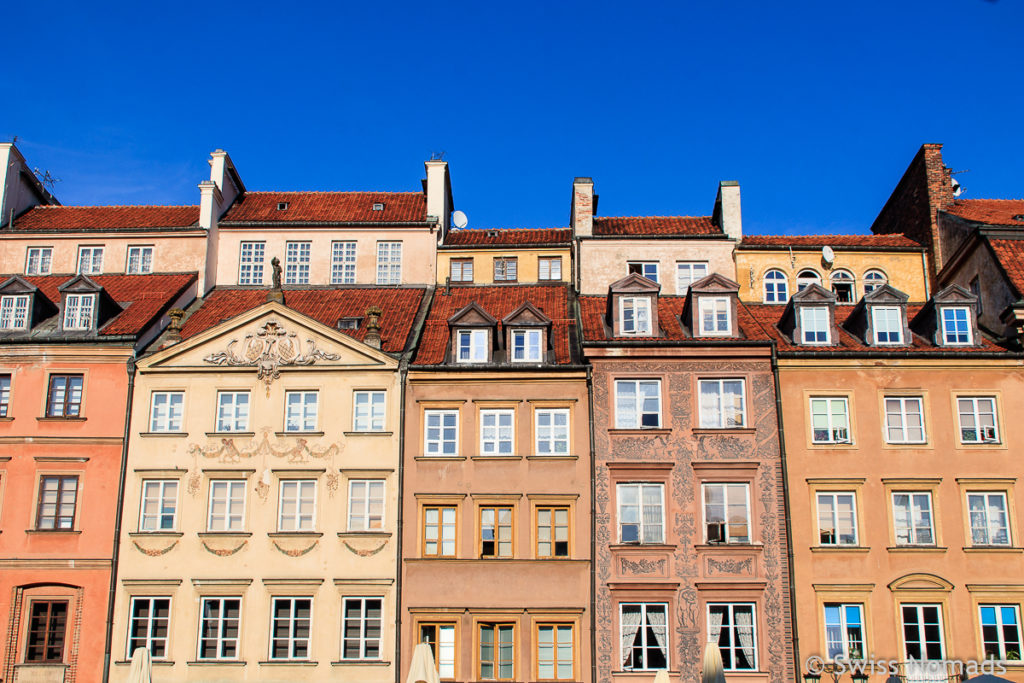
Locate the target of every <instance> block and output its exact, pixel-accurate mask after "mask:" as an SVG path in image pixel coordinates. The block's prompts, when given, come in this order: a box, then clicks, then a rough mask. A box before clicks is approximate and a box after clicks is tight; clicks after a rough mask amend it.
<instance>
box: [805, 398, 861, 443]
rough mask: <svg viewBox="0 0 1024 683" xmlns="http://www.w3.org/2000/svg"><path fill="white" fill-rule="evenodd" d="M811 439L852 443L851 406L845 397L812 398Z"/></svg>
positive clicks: (814, 440) (817, 441)
mask: <svg viewBox="0 0 1024 683" xmlns="http://www.w3.org/2000/svg"><path fill="white" fill-rule="evenodd" d="M811 441H812V442H813V443H851V442H852V439H851V438H850V407H849V404H848V403H847V401H846V399H845V398H826V397H822V398H812V399H811Z"/></svg>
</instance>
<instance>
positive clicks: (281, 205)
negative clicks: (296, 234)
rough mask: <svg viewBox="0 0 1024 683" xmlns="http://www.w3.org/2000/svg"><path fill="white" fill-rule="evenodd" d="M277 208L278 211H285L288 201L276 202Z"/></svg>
mask: <svg viewBox="0 0 1024 683" xmlns="http://www.w3.org/2000/svg"><path fill="white" fill-rule="evenodd" d="M277 210H278V211H287V210H288V202H278V203H277Z"/></svg>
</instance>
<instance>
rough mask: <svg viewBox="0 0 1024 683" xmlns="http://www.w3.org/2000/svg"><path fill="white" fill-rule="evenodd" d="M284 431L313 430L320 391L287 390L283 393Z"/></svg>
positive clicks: (314, 429) (317, 411)
mask: <svg viewBox="0 0 1024 683" xmlns="http://www.w3.org/2000/svg"><path fill="white" fill-rule="evenodd" d="M284 406H285V414H284V431H286V432H315V431H316V424H317V416H318V413H319V409H320V392H318V391H287V392H285V395H284Z"/></svg>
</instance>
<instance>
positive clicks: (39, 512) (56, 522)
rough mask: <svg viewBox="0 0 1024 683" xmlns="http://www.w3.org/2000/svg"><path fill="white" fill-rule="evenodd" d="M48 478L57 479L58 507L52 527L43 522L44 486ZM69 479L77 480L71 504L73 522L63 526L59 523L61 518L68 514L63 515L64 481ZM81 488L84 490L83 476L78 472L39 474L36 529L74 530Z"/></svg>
mask: <svg viewBox="0 0 1024 683" xmlns="http://www.w3.org/2000/svg"><path fill="white" fill-rule="evenodd" d="M47 479H56V480H57V503H56V505H57V507H56V509H55V510H54V515H53V527H52V528H46V527H44V526H42V522H43V486H44V485H45V483H46V480H47ZM69 479H74V480H75V500H74V502H73V503H72V504H71V507H72V510H71V524H70V526H67V527H62V526H60V525H59V524H60V520H61V518H62V517H64V516H66V515H61V507H62V503H61V498H62V497H63V496H62V494H63V493H64V482H65V480H69ZM81 490H82V486H81V477H79V476H78V475H77V474H41V475H40V476H39V489H38V499H37V500H36V526H35V530H36V531H74V529H75V522H77V521H78V495H79V493H80V492H81Z"/></svg>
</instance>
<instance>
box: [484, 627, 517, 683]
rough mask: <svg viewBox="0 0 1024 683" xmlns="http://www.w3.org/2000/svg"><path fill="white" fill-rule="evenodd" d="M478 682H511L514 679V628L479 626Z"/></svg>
mask: <svg viewBox="0 0 1024 683" xmlns="http://www.w3.org/2000/svg"><path fill="white" fill-rule="evenodd" d="M479 633H480V642H479V645H480V652H479V655H480V680H481V681H511V680H513V679H514V678H515V626H514V625H513V624H480V632H479Z"/></svg>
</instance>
